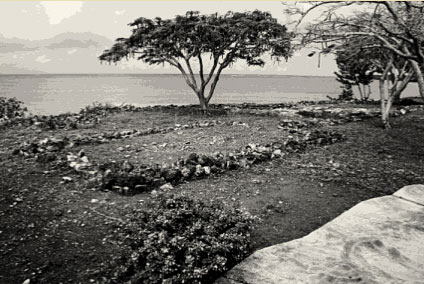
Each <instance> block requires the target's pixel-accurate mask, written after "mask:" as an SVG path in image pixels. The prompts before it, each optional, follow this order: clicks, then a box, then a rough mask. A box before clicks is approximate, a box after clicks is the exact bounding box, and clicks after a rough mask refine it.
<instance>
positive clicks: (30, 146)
mask: <svg viewBox="0 0 424 284" xmlns="http://www.w3.org/2000/svg"><path fill="white" fill-rule="evenodd" d="M216 125H229V126H244V127H249V125H248V124H247V123H244V122H242V121H225V122H223V121H217V120H209V121H203V122H195V123H190V124H175V125H174V126H173V127H164V128H156V127H155V128H147V129H145V130H136V129H134V130H123V131H115V132H109V133H102V134H99V135H93V136H85V137H84V136H75V137H64V138H54V137H53V138H45V139H42V140H40V141H32V142H24V143H23V144H21V145H20V146H19V147H18V148H17V149H15V150H13V154H15V155H22V156H24V157H36V158H37V159H39V160H40V161H44V162H48V161H54V160H55V159H56V155H55V154H54V153H57V152H59V151H61V150H63V149H65V148H67V149H69V148H72V147H74V146H80V145H87V144H101V143H107V142H109V141H111V140H116V139H125V138H131V137H138V136H145V135H150V134H158V133H168V132H172V131H179V130H183V129H193V128H204V127H213V126H216ZM40 154H42V155H40ZM39 157H41V158H39Z"/></svg>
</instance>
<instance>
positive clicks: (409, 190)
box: [393, 184, 424, 206]
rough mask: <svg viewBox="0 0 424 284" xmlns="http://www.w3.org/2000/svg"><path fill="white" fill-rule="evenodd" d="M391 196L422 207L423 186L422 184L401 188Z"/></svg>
mask: <svg viewBox="0 0 424 284" xmlns="http://www.w3.org/2000/svg"><path fill="white" fill-rule="evenodd" d="M393 195H394V196H397V197H400V198H403V199H405V200H409V201H412V202H415V203H418V204H420V205H422V206H424V185H422V184H417V185H408V186H405V187H402V188H401V189H399V190H398V191H396V192H395V193H394V194H393Z"/></svg>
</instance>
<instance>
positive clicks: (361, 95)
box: [356, 83, 364, 101]
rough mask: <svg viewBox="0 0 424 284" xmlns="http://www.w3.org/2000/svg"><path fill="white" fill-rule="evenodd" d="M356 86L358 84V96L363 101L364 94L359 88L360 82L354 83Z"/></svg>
mask: <svg viewBox="0 0 424 284" xmlns="http://www.w3.org/2000/svg"><path fill="white" fill-rule="evenodd" d="M356 86H358V90H359V96H360V98H361V101H363V100H364V94H363V93H362V90H361V84H360V83H356Z"/></svg>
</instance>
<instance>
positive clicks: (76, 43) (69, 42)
mask: <svg viewBox="0 0 424 284" xmlns="http://www.w3.org/2000/svg"><path fill="white" fill-rule="evenodd" d="M98 45H99V43H98V42H96V41H94V40H78V39H72V38H70V39H65V40H63V41H60V42H55V43H52V44H50V45H48V46H46V47H47V48H50V49H56V48H73V47H77V48H87V47H90V46H94V47H97V46H98Z"/></svg>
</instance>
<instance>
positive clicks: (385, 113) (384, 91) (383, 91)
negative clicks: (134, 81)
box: [379, 76, 392, 129]
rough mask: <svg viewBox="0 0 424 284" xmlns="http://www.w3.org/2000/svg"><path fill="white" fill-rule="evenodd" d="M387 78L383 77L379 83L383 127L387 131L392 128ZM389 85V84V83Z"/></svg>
mask: <svg viewBox="0 0 424 284" xmlns="http://www.w3.org/2000/svg"><path fill="white" fill-rule="evenodd" d="M385 77H386V76H384V77H383V76H382V77H381V78H380V81H379V90H380V104H381V122H382V123H383V127H384V128H386V129H389V128H390V123H389V114H390V107H391V105H392V102H391V99H390V95H389V92H388V88H387V86H386V81H387V80H386V78H385ZM387 84H388V82H387Z"/></svg>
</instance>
